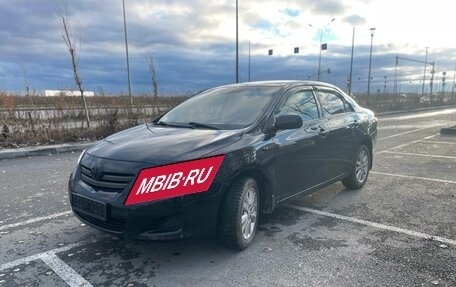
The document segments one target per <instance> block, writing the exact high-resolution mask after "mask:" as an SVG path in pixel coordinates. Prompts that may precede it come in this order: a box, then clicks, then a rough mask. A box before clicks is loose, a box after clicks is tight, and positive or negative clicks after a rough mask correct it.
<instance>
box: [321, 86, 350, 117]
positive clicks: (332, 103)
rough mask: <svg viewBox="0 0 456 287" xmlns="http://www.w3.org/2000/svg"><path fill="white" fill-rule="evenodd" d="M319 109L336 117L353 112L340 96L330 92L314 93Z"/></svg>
mask: <svg viewBox="0 0 456 287" xmlns="http://www.w3.org/2000/svg"><path fill="white" fill-rule="evenodd" d="M316 94H317V95H318V98H319V99H320V103H321V107H322V109H323V111H324V112H325V113H326V114H329V115H336V114H342V113H345V112H353V107H352V106H351V105H350V104H349V103H347V101H345V99H344V98H342V96H340V95H338V94H336V93H334V92H332V91H316Z"/></svg>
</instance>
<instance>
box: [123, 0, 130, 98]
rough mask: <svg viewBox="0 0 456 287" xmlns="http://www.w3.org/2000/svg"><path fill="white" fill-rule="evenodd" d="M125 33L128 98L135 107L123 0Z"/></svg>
mask: <svg viewBox="0 0 456 287" xmlns="http://www.w3.org/2000/svg"><path fill="white" fill-rule="evenodd" d="M122 8H123V20H124V33H125V53H126V54H127V77H128V96H129V97H130V104H131V105H132V106H133V97H132V96H131V77H130V60H129V59H128V37H127V18H126V16H125V0H122Z"/></svg>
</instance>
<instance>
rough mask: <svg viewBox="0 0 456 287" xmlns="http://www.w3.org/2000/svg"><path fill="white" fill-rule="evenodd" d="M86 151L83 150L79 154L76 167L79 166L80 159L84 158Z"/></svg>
mask: <svg viewBox="0 0 456 287" xmlns="http://www.w3.org/2000/svg"><path fill="white" fill-rule="evenodd" d="M86 150H87V149H84V150H83V151H82V152H81V154H80V155H79V158H78V165H79V163H80V162H81V159H82V157H83V156H84V154H85V152H86Z"/></svg>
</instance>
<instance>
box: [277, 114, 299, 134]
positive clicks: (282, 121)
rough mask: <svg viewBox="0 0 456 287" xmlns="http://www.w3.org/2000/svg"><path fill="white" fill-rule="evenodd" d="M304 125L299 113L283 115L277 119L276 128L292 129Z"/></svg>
mask: <svg viewBox="0 0 456 287" xmlns="http://www.w3.org/2000/svg"><path fill="white" fill-rule="evenodd" d="M300 127H302V118H301V116H298V115H283V116H278V117H277V118H276V119H275V125H274V128H275V130H277V131H278V130H291V129H297V128H300Z"/></svg>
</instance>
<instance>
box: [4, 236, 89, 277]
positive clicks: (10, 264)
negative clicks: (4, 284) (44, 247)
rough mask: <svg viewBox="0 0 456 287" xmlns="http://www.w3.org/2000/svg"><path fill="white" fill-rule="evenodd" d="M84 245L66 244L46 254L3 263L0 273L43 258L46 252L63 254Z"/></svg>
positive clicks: (81, 243)
mask: <svg viewBox="0 0 456 287" xmlns="http://www.w3.org/2000/svg"><path fill="white" fill-rule="evenodd" d="M84 244H87V242H86V241H80V242H76V243H72V244H68V245H66V246H62V247H59V248H56V249H52V250H50V251H46V252H42V253H38V254H34V255H30V256H27V257H24V258H19V259H17V260H14V261H11V262H8V263H3V264H1V265H0V271H3V270H6V269H10V268H14V267H16V266H18V265H22V264H26V263H29V262H32V261H35V260H37V259H41V256H43V254H46V253H47V252H53V253H60V252H65V251H68V250H70V249H72V248H75V247H79V246H82V245H84Z"/></svg>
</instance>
